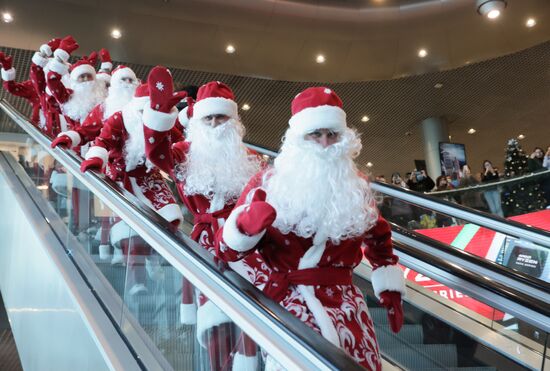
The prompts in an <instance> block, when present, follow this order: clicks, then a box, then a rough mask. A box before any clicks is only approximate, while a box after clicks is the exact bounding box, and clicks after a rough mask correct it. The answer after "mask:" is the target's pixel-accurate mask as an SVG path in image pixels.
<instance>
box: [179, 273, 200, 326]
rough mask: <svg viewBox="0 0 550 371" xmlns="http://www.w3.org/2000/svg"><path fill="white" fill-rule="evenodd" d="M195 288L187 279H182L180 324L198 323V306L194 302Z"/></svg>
mask: <svg viewBox="0 0 550 371" xmlns="http://www.w3.org/2000/svg"><path fill="white" fill-rule="evenodd" d="M194 291H195V290H194V287H193V285H192V284H191V282H189V280H188V279H187V278H185V277H181V303H180V323H181V324H183V325H195V324H196V323H197V305H196V304H195V300H194V296H195V295H194Z"/></svg>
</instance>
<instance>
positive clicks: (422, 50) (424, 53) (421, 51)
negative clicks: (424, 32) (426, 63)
mask: <svg viewBox="0 0 550 371" xmlns="http://www.w3.org/2000/svg"><path fill="white" fill-rule="evenodd" d="M427 55H428V51H427V50H426V49H420V50H419V51H418V56H419V57H420V58H424V57H425V56H427Z"/></svg>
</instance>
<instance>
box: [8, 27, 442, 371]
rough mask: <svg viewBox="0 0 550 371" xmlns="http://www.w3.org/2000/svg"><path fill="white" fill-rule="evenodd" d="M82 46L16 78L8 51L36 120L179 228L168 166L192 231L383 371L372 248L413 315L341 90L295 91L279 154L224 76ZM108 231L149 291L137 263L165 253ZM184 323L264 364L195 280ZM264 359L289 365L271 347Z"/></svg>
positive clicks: (48, 53) (86, 163) (186, 287)
mask: <svg viewBox="0 0 550 371" xmlns="http://www.w3.org/2000/svg"><path fill="white" fill-rule="evenodd" d="M78 47H79V45H78V43H77V42H76V41H75V40H74V38H73V37H71V36H67V37H65V38H63V39H53V40H50V41H49V42H48V43H46V44H44V45H42V46H40V48H39V49H38V51H36V52H35V54H34V56H33V58H32V65H31V67H30V75H29V80H27V81H24V82H16V81H15V75H16V73H15V69H14V68H13V63H12V62H13V61H12V58H11V56H6V55H4V54H2V53H0V64H1V66H2V70H1V76H2V79H3V80H4V83H3V86H4V88H5V89H6V90H7V91H8V92H10V93H11V94H14V95H16V96H19V97H22V98H24V99H27V100H28V102H29V104H31V106H32V108H33V110H32V116H31V117H30V120H31V122H32V123H33V124H34V125H36V127H37V128H39V129H40V130H41V131H42V132H43V133H44V134H45V135H47V136H49V137H51V138H52V143H51V145H52V147H54V148H55V147H65V148H70V149H72V150H74V151H75V152H77V153H78V154H80V156H82V158H83V160H82V163H81V170H82V171H83V172H86V171H88V170H96V171H101V172H104V173H105V174H106V175H107V176H108V177H109V178H110V179H112V180H113V181H115V182H117V183H119V184H120V185H121V186H122V187H124V188H125V189H126V190H127V191H129V192H131V193H132V194H134V195H135V196H136V197H137V198H138V199H139V200H141V201H142V202H143V203H145V204H146V205H148V206H149V207H151V208H152V209H153V210H155V211H156V212H157V213H158V214H159V215H160V216H161V217H162V218H164V219H165V220H166V222H167V223H169V225H170V226H172V228H173V229H174V230H175V229H176V228H178V225H179V224H180V223H181V221H182V218H183V216H182V209H181V206H182V205H180V204H179V203H178V200H177V197H176V196H175V195H174V194H173V193H172V191H171V189H170V188H169V187H168V185H167V183H166V181H165V180H164V178H163V176H162V174H161V171H163V172H165V173H166V174H168V175H169V177H170V178H172V179H173V181H174V182H175V183H176V185H177V193H178V195H179V199H180V200H181V201H182V203H183V206H185V208H186V209H187V210H188V212H190V213H191V214H192V216H193V218H194V226H193V230H192V232H191V237H192V238H193V239H194V240H195V241H196V242H197V243H198V244H199V246H201V247H203V248H204V249H206V250H208V251H210V252H211V253H212V254H214V255H215V256H217V257H218V258H220V259H222V260H224V261H226V262H228V263H229V265H230V266H231V267H232V268H233V269H234V270H235V271H236V272H238V273H239V274H241V275H242V276H243V277H244V278H246V279H248V280H249V281H250V282H251V283H252V284H254V285H255V286H256V287H257V288H258V289H260V290H263V292H264V293H265V294H266V295H267V296H269V297H271V298H272V299H273V300H275V301H276V302H278V303H280V304H281V305H282V306H283V307H284V308H286V309H287V310H288V311H289V312H290V313H292V314H294V315H295V316H296V317H298V318H299V319H301V320H302V321H303V322H305V323H306V324H307V325H308V326H309V327H311V328H312V329H313V330H314V331H316V332H317V333H319V334H320V335H322V336H323V337H324V338H326V339H327V340H328V341H330V342H331V343H333V344H334V345H336V346H338V347H340V348H342V349H343V350H345V351H346V352H347V353H348V354H349V355H350V356H351V357H353V358H354V359H355V360H356V361H357V362H358V363H360V364H361V365H363V366H365V367H367V368H368V369H372V370H380V369H381V361H380V354H379V349H378V344H377V341H376V336H375V334H374V326H373V323H372V320H371V318H370V316H369V312H368V310H367V306H366V303H365V299H364V294H363V293H362V292H361V291H360V290H359V289H358V288H357V287H356V286H354V285H353V283H352V272H353V269H354V267H355V266H357V265H358V264H359V263H360V261H361V260H362V257H363V256H364V257H366V259H367V260H368V261H369V262H370V264H371V265H372V267H373V273H372V284H373V288H374V293H375V295H376V297H377V298H378V299H379V302H380V303H381V305H382V306H383V307H385V308H386V309H387V313H388V320H389V324H390V326H391V329H392V330H393V331H394V332H398V331H399V330H400V328H401V326H402V324H403V320H404V318H403V309H402V295H404V294H405V284H404V278H403V272H402V271H401V269H400V267H399V266H398V265H397V262H398V258H397V256H396V255H394V254H393V251H392V242H391V229H390V227H389V224H388V223H387V222H386V220H385V219H384V218H383V217H382V216H381V215H380V213H379V211H378V209H377V206H376V201H375V198H374V196H373V193H372V192H371V189H370V186H369V182H368V180H367V179H366V177H365V176H364V175H363V174H361V173H360V172H359V171H358V170H357V167H356V165H355V163H354V159H355V158H356V157H357V156H358V154H359V152H360V150H361V140H360V138H359V136H358V134H357V133H356V132H355V131H354V130H353V129H351V128H349V127H348V126H347V123H346V113H345V111H344V110H343V108H342V107H343V104H342V101H341V99H340V98H339V97H338V95H337V94H336V92H334V91H333V90H331V89H329V88H326V87H311V88H308V89H305V90H304V91H302V92H301V93H300V94H298V95H297V96H296V97H294V99H293V100H291V99H290V98H291V97H289V103H290V106H291V112H292V117H291V119H290V121H289V127H288V130H287V131H286V133H285V136H284V140H283V145H282V148H281V150H280V154H279V156H278V157H277V158H276V159H275V161H274V164H273V165H267V164H266V163H264V162H262V161H261V158H260V157H259V156H258V155H257V154H255V153H251V152H250V151H249V150H247V148H246V147H245V145H244V143H243V135H244V131H245V129H244V123H243V122H242V121H241V119H240V117H239V114H238V105H237V102H236V99H235V96H234V93H233V91H232V90H231V88H230V87H229V86H227V85H226V84H224V83H223V82H220V81H211V82H207V83H205V84H204V85H202V86H201V87H200V88H199V89H198V91H197V92H196V96H195V97H192V96H191V94H189V92H188V91H175V90H174V82H173V80H172V75H171V74H170V71H169V70H168V69H167V68H165V67H162V66H156V67H154V68H153V69H152V70H151V71H150V73H149V74H148V77H147V81H140V80H139V79H138V78H137V76H136V75H135V73H134V72H133V71H132V70H131V69H130V68H128V67H126V66H123V65H119V66H117V67H116V68H113V67H114V65H113V62H112V60H111V57H110V55H109V52H108V51H107V50H105V49H102V50H101V51H100V52H99V53H98V54H97V53H92V54H90V55H89V56H85V57H83V58H81V59H79V60H78V61H76V62H75V63H73V64H69V59H70V57H71V55H72V54H73V53H74V52H75V51H76V50H77V49H78ZM98 56H99V58H100V60H101V64H100V68H99V71H96V64H97V61H96V59H97V57H98ZM181 105H183V106H185V108H183V109H181V111H178V108H177V107H179V106H181ZM409 180H410V187H411V189H413V187H414V189H418V190H420V191H425V190H429V189H431V188H432V187H433V181H431V180H430V179H429V177H428V176H427V175H426V174H425V172H420V174H419V175H417V176H416V177H415V178H414V179H409ZM428 181H430V182H431V185H430V184H429V183H428ZM392 182H393V180H392ZM401 182H402V180H401ZM72 195H73V198H74V197H76V198H78V197H79V192H78V190H77V189H73V192H72ZM77 204H78V202H76V203H75V205H77ZM102 228H103V233H102V234H101V235H102V237H101V245H100V247H99V252H98V254H99V257H100V258H101V259H105V260H106V259H109V258H111V259H112V261H113V262H117V261H121V260H122V259H126V261H127V265H128V269H129V272H130V273H129V277H128V280H129V281H130V282H131V283H132V285H131V286H130V287H131V288H130V290H129V294H130V295H138V294H140V293H143V292H146V291H147V287H146V285H145V284H144V277H143V273H139V272H141V271H140V270H132V267H135V266H136V265H138V264H139V262H140V259H142V258H144V259H145V265H146V266H147V265H148V264H149V265H151V264H153V263H152V262H151V261H150V259H148V257H149V256H150V254H151V248H150V247H149V246H148V245H147V244H146V243H145V241H144V240H143V239H142V238H141V237H140V236H139V235H137V234H136V233H135V232H133V231H132V230H131V229H130V228H129V227H128V226H127V225H126V223H125V222H124V221H122V220H120V219H115V220H114V221H113V220H111V219H106V222H105V223H103V225H102ZM106 231H108V233H105V232H106ZM130 247H131V248H130ZM111 249H113V250H112V251H111ZM132 272H133V273H132ZM180 320H181V321H182V322H183V323H186V324H195V325H196V326H197V331H196V332H197V338H198V341H199V343H200V344H201V346H203V347H204V348H205V349H207V351H208V352H209V353H210V364H211V368H212V369H213V370H220V369H225V368H227V367H228V365H231V364H232V367H233V369H238V370H242V369H246V368H249V369H255V366H254V365H256V364H257V363H256V359H257V358H256V357H257V349H256V346H255V344H254V343H253V342H252V341H251V340H250V339H248V338H247V337H246V336H240V337H238V338H235V337H234V336H233V335H232V334H234V333H235V331H230V330H231V328H232V327H233V326H234V325H233V324H232V322H231V320H230V318H229V317H227V315H226V314H225V313H224V312H223V311H222V310H220V309H219V308H217V307H216V306H215V305H214V304H213V303H212V302H211V301H209V300H208V298H207V297H205V296H204V295H203V294H202V293H200V292H197V291H196V290H194V289H193V287H192V286H191V285H190V283H189V282H187V281H186V280H185V279H183V282H182V302H181V306H180ZM229 337H232V338H230V339H229ZM222 343H223V344H222ZM227 344H231V345H230V346H227ZM224 352H225V353H226V354H222V355H220V353H224ZM265 364H266V368H270V367H271V368H273V369H276V368H278V367H284V365H278V364H277V361H276V360H275V359H273V358H271V357H269V356H267V357H266V359H265ZM247 365H248V367H246V366H247ZM270 365H271V366H270Z"/></svg>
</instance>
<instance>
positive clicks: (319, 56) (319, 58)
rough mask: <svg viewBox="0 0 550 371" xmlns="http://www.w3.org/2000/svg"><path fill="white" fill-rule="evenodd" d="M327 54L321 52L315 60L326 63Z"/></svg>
mask: <svg viewBox="0 0 550 371" xmlns="http://www.w3.org/2000/svg"><path fill="white" fill-rule="evenodd" d="M325 60H326V59H325V56H324V55H323V54H319V55H318V56H317V57H316V58H315V62H317V63H325Z"/></svg>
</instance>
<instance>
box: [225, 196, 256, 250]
mask: <svg viewBox="0 0 550 371" xmlns="http://www.w3.org/2000/svg"><path fill="white" fill-rule="evenodd" d="M248 206H249V205H241V206H239V207H236V208H235V209H233V211H232V212H231V214H229V217H228V218H227V220H226V221H225V224H224V225H223V232H222V238H223V241H222V242H221V243H223V244H225V245H226V246H227V247H229V248H230V249H233V250H235V251H239V252H243V251H248V250H250V249H252V248H254V246H256V245H257V244H258V242H260V240H261V239H262V237H263V236H264V234H265V229H264V230H263V231H261V232H260V233H258V234H256V235H254V236H247V235H246V234H244V233H242V232H241V231H239V227H237V218H238V217H239V215H240V214H241V213H242V212H243V211H244V209H245V208H247V207H248Z"/></svg>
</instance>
